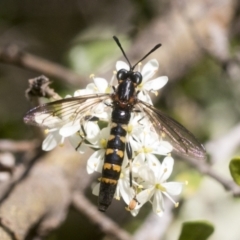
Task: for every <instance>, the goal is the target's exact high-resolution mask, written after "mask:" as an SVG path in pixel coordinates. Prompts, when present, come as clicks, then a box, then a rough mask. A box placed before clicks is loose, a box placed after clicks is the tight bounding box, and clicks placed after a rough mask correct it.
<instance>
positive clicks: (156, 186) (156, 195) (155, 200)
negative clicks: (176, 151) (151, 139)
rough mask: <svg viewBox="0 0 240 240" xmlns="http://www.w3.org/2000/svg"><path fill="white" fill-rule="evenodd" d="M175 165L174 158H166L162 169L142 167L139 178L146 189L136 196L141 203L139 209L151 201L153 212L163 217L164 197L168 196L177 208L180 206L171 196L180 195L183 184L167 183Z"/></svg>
mask: <svg viewBox="0 0 240 240" xmlns="http://www.w3.org/2000/svg"><path fill="white" fill-rule="evenodd" d="M173 164H174V160H173V158H172V157H170V156H167V157H165V158H164V160H163V162H162V164H161V166H160V168H159V167H154V166H150V167H149V168H146V167H142V168H141V169H140V170H139V176H141V178H142V179H143V181H144V182H143V183H142V185H143V187H144V188H145V189H144V190H143V191H141V192H140V193H139V194H137V195H136V199H137V200H138V201H139V206H138V208H140V207H141V206H142V205H143V204H144V203H146V202H147V201H150V202H151V203H152V207H153V212H154V213H156V214H157V215H158V216H160V217H161V216H162V215H163V213H164V200H163V195H165V196H167V197H168V198H169V199H170V200H171V201H172V202H173V203H174V204H175V206H176V207H177V206H178V203H176V202H175V201H174V200H173V199H172V197H171V196H170V195H179V194H180V193H181V191H182V187H183V183H180V182H166V181H167V179H168V178H169V176H170V175H171V173H172V169H173Z"/></svg>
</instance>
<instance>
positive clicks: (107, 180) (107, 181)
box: [101, 178, 117, 185]
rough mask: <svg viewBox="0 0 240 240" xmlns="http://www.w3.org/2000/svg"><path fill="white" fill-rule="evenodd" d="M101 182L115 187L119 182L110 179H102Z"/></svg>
mask: <svg viewBox="0 0 240 240" xmlns="http://www.w3.org/2000/svg"><path fill="white" fill-rule="evenodd" d="M101 182H104V183H109V184H114V185H116V184H117V180H114V179H110V178H101Z"/></svg>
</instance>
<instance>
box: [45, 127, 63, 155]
mask: <svg viewBox="0 0 240 240" xmlns="http://www.w3.org/2000/svg"><path fill="white" fill-rule="evenodd" d="M45 132H46V133H47V137H46V138H45V139H44V141H43V142H42V150H44V151H51V150H52V149H53V148H55V147H56V146H57V145H60V146H62V145H63V142H64V137H63V136H61V135H60V134H59V131H58V129H50V130H48V129H47V130H46V131H45Z"/></svg>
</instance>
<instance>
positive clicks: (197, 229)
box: [178, 221, 214, 240]
mask: <svg viewBox="0 0 240 240" xmlns="http://www.w3.org/2000/svg"><path fill="white" fill-rule="evenodd" d="M213 231H214V227H213V225H212V224H211V223H210V222H207V221H194V222H185V223H183V226H182V232H181V234H180V237H179V239H178V240H206V239H207V238H208V237H209V236H210V235H211V234H212V233H213Z"/></svg>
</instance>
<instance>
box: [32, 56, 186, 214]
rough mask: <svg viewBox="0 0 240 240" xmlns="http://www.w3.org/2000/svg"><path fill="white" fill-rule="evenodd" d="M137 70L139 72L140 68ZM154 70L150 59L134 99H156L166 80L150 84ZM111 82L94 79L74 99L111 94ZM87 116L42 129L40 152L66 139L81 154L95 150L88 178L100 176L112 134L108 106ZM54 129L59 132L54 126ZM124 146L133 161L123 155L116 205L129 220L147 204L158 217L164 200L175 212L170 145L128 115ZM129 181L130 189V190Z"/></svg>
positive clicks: (142, 119) (178, 186) (177, 189)
mask: <svg viewBox="0 0 240 240" xmlns="http://www.w3.org/2000/svg"><path fill="white" fill-rule="evenodd" d="M138 67H139V71H140V64H139V66H138ZM116 69H117V71H118V70H120V69H126V70H129V66H128V64H126V63H125V62H122V61H118V62H117V64H116ZM157 69H158V62H157V60H155V59H153V60H150V61H149V62H147V63H146V64H145V65H144V66H143V68H142V70H141V71H140V72H141V74H142V77H143V80H142V83H141V84H140V85H139V86H138V87H137V91H139V94H138V98H139V99H141V100H142V101H145V102H147V103H149V104H152V101H151V98H150V96H149V92H152V93H154V94H155V95H157V90H159V89H160V88H162V87H163V86H164V85H165V84H166V83H167V81H168V78H167V77H165V76H163V77H158V78H155V79H153V80H150V79H151V78H152V77H153V75H154V74H155V73H156V71H157ZM114 76H115V75H114ZM114 76H113V78H112V79H111V81H110V83H108V82H107V81H106V80H105V79H103V78H97V77H95V76H94V75H92V76H91V78H92V80H93V83H90V84H88V85H87V86H86V88H85V89H81V90H77V91H76V92H75V93H74V96H84V95H87V94H93V93H111V92H112V91H113V88H112V86H113V84H114V80H115V77H114ZM67 97H71V96H67ZM91 114H92V115H93V116H94V117H93V118H92V119H90V120H89V119H84V121H81V123H80V122H79V121H75V122H74V123H73V122H69V123H66V124H64V126H62V125H60V124H59V127H52V126H51V125H49V124H48V123H46V127H48V130H47V137H46V138H45V140H44V141H43V144H42V148H43V150H46V151H49V150H51V149H53V148H54V147H56V146H57V145H62V144H63V143H64V140H65V138H68V139H69V141H70V142H71V144H72V145H73V146H74V148H75V149H76V150H77V151H78V152H79V153H81V154H82V153H84V152H85V151H86V149H87V148H89V147H90V148H91V149H94V152H93V154H92V155H91V156H90V158H89V159H88V161H87V172H88V173H89V174H91V173H93V172H99V173H101V172H102V167H103V164H104V156H105V151H106V146H107V141H108V139H109V134H110V124H109V123H110V122H111V107H109V106H108V104H106V103H99V104H98V105H97V106H96V107H94V109H93V112H92V113H91ZM45 117H46V116H44V114H42V115H40V116H37V117H36V118H37V119H36V122H39V123H40V122H41V121H42V119H44V118H45ZM95 117H96V120H95ZM58 121H61V120H60V119H59V118H57V117H53V116H52V117H51V123H58ZM100 121H101V123H102V122H105V123H106V124H105V126H106V127H100V126H102V124H99V122H100ZM53 125H54V126H58V125H57V124H53ZM126 140H127V142H128V143H129V144H130V146H131V148H132V152H133V158H132V159H131V160H129V159H128V158H127V154H125V155H124V160H123V164H122V170H121V175H120V179H119V181H118V185H117V189H116V193H115V198H116V199H120V198H121V197H122V198H123V200H124V201H125V202H126V204H127V205H128V207H127V210H129V211H131V213H132V215H133V216H136V215H137V213H138V211H139V209H140V208H141V207H142V206H143V205H144V204H145V203H146V202H150V203H151V204H152V207H153V211H154V212H155V213H156V214H158V215H159V216H162V214H163V212H164V199H163V195H165V196H166V197H167V198H169V199H170V200H171V201H172V202H173V203H174V204H175V206H177V203H176V202H175V201H174V200H173V199H172V197H171V195H173V196H174V195H178V194H180V193H181V191H182V186H183V183H179V182H167V180H168V178H169V177H170V175H171V173H172V169H173V165H174V159H173V158H172V156H171V152H172V150H173V148H172V146H171V144H170V143H169V142H167V141H165V140H164V139H163V138H162V136H159V135H158V134H157V133H156V131H155V130H154V128H153V127H152V125H151V122H150V121H149V120H148V118H147V117H146V116H145V115H143V113H141V112H132V113H131V119H130V122H129V124H128V127H127V137H126ZM130 176H131V180H130ZM130 181H131V183H132V186H131V187H130ZM93 193H94V194H95V195H98V194H99V184H96V186H95V187H94V189H93Z"/></svg>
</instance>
